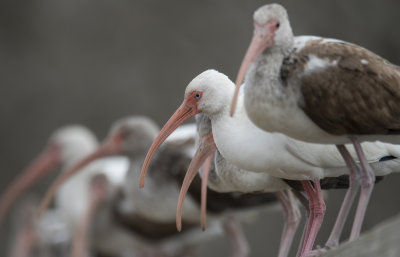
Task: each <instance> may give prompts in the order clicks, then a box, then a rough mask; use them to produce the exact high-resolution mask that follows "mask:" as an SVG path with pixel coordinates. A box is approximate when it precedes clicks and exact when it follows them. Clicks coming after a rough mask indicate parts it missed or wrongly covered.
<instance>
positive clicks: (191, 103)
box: [139, 91, 203, 188]
mask: <svg viewBox="0 0 400 257" xmlns="http://www.w3.org/2000/svg"><path fill="white" fill-rule="evenodd" d="M202 95H203V92H201V91H194V92H191V93H190V94H189V95H188V96H187V97H186V98H185V100H184V101H183V103H182V104H181V106H179V108H178V109H177V110H176V111H175V113H174V114H173V115H172V116H171V118H170V119H169V120H168V121H167V123H165V125H164V127H163V128H162V129H161V131H160V133H158V135H157V137H156V139H154V141H153V144H152V145H151V147H150V149H149V151H148V152H147V155H146V158H145V160H144V162H143V166H142V171H141V173H140V184H139V185H140V187H141V188H142V187H143V186H144V183H145V179H146V173H147V170H148V168H149V165H150V161H151V159H152V158H153V156H154V154H155V153H156V151H157V149H158V148H159V147H160V145H161V144H162V143H163V142H164V141H165V139H167V137H168V136H169V135H171V133H172V132H174V130H175V129H176V128H177V127H179V126H180V125H181V124H183V123H184V122H185V121H187V120H188V119H189V118H191V117H193V116H194V115H196V114H198V113H200V112H201V111H200V110H198V109H197V102H198V101H199V100H200V99H201V97H202Z"/></svg>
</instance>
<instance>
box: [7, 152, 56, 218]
mask: <svg viewBox="0 0 400 257" xmlns="http://www.w3.org/2000/svg"><path fill="white" fill-rule="evenodd" d="M60 163H61V162H60V153H59V148H58V146H57V145H56V144H50V145H49V146H48V147H47V148H46V149H45V150H44V151H43V152H42V153H41V154H40V156H39V157H37V158H36V159H35V160H34V161H33V162H32V163H31V164H30V165H29V166H28V167H27V168H26V169H25V171H24V172H22V174H21V175H19V176H18V178H17V179H16V180H14V182H13V183H12V184H11V185H10V186H9V187H8V188H7V189H6V191H5V193H3V195H2V196H1V198H0V223H1V221H2V220H3V218H4V217H5V215H6V214H7V211H8V210H9V208H10V207H11V205H12V204H13V203H14V202H15V201H16V200H17V198H18V197H19V196H20V195H21V194H22V193H23V192H24V191H25V190H27V189H29V188H30V187H31V186H33V185H34V184H36V182H38V181H39V180H40V179H41V178H43V177H44V176H45V175H47V174H49V173H50V172H51V171H53V170H54V169H55V168H56V167H57V166H59V165H60Z"/></svg>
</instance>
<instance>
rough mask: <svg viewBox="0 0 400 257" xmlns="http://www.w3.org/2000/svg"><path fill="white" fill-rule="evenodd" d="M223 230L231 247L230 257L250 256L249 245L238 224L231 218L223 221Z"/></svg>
mask: <svg viewBox="0 0 400 257" xmlns="http://www.w3.org/2000/svg"><path fill="white" fill-rule="evenodd" d="M223 228H224V231H225V234H226V236H227V237H228V240H229V242H230V245H231V246H232V257H248V256H250V248H249V244H248V242H247V240H246V236H245V235H244V233H243V230H242V227H241V225H240V223H239V222H238V221H237V220H236V219H235V218H234V217H232V216H231V217H228V218H227V219H226V220H225V221H224V223H223Z"/></svg>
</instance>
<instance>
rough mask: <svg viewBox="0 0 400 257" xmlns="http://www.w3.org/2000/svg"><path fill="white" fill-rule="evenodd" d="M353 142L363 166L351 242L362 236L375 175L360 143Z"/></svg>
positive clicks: (353, 140)
mask: <svg viewBox="0 0 400 257" xmlns="http://www.w3.org/2000/svg"><path fill="white" fill-rule="evenodd" d="M351 141H352V142H353V145H354V149H355V150H356V152H357V156H358V159H359V160H360V164H361V177H360V180H361V182H360V183H361V193H360V200H359V201H358V206H357V211H356V215H355V218H354V222H353V227H352V229H351V234H350V240H353V239H355V238H357V237H358V236H359V235H360V231H361V226H362V223H363V221H364V217H365V212H366V210H367V206H368V202H369V198H370V197H371V193H372V190H373V189H374V183H375V175H374V173H373V172H372V170H371V167H370V166H369V164H368V162H367V160H366V158H365V155H364V152H363V150H362V147H361V145H360V142H359V141H358V140H357V139H356V138H352V139H351Z"/></svg>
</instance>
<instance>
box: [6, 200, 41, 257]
mask: <svg viewBox="0 0 400 257" xmlns="http://www.w3.org/2000/svg"><path fill="white" fill-rule="evenodd" d="M27 207H28V208H29V209H27V210H25V212H26V217H23V220H20V223H21V224H19V228H18V231H17V234H16V238H15V242H14V243H13V248H12V251H11V255H10V256H11V257H28V256H31V255H32V252H33V248H34V246H35V244H36V243H37V239H38V238H37V234H36V233H37V231H36V228H35V222H34V219H35V217H36V210H33V209H30V206H27Z"/></svg>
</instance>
